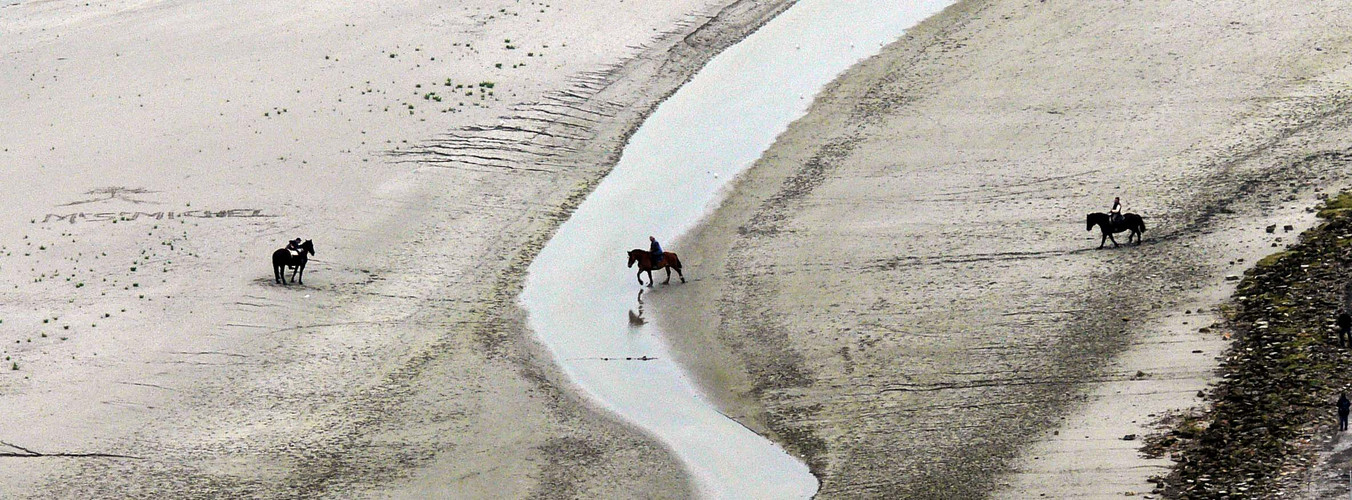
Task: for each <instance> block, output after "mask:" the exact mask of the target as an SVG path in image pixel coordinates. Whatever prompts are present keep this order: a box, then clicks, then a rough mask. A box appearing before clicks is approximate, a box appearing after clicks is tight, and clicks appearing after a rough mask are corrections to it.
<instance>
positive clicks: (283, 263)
mask: <svg viewBox="0 0 1352 500" xmlns="http://www.w3.org/2000/svg"><path fill="white" fill-rule="evenodd" d="M299 249H300V253H298V254H296V255H292V254H291V251H290V250H287V249H285V248H278V249H277V251H276V252H272V274H273V275H274V276H275V277H276V278H277V283H280V284H283V285H285V284H286V268H288V267H290V268H292V269H295V271H292V272H291V282H292V283H299V284H301V285H304V284H305V262H306V261H309V260H310V256H311V255H314V254H315V244H314V242H313V241H311V240H305V243H301V244H300V247H299ZM297 277H299V279H297Z"/></svg>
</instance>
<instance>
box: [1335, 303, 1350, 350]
mask: <svg viewBox="0 0 1352 500" xmlns="http://www.w3.org/2000/svg"><path fill="white" fill-rule="evenodd" d="M1349 331H1352V314H1348V313H1347V311H1343V312H1342V314H1339V315H1338V347H1346V346H1347V343H1348V340H1352V339H1348V332H1349Z"/></svg>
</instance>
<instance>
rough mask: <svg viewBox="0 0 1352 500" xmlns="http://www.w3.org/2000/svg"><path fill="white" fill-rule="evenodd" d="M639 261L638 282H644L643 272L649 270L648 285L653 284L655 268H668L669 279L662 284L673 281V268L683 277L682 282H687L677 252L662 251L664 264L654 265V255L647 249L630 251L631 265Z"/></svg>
mask: <svg viewBox="0 0 1352 500" xmlns="http://www.w3.org/2000/svg"><path fill="white" fill-rule="evenodd" d="M635 262H637V263H638V284H640V285H642V284H643V272H644V271H647V272H648V286H653V269H662V268H666V269H667V280H666V281H663V282H662V284H663V285H665V284H667V283H671V270H672V269H675V270H676V275H677V276H680V277H681V283H685V275H684V274H681V259H678V258H676V254H674V253H671V252H662V266H661V267H653V259H652V255H651V254H650V253H649V252H648V251H647V250H640V249H637V248H635V249H633V250H630V251H629V265H628V266H626V267H634V263H635Z"/></svg>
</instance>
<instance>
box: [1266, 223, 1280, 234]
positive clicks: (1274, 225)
mask: <svg viewBox="0 0 1352 500" xmlns="http://www.w3.org/2000/svg"><path fill="white" fill-rule="evenodd" d="M1263 230H1264V231H1267V232H1269V233H1275V232H1277V225H1276V224H1273V225H1271V226H1268V227H1266V228H1264V229H1263Z"/></svg>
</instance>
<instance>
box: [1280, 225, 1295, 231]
mask: <svg viewBox="0 0 1352 500" xmlns="http://www.w3.org/2000/svg"><path fill="white" fill-rule="evenodd" d="M1295 229H1296V226H1292V225H1290V224H1287V225H1285V226H1282V231H1283V232H1287V233H1289V232H1291V231H1293V230H1295Z"/></svg>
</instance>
